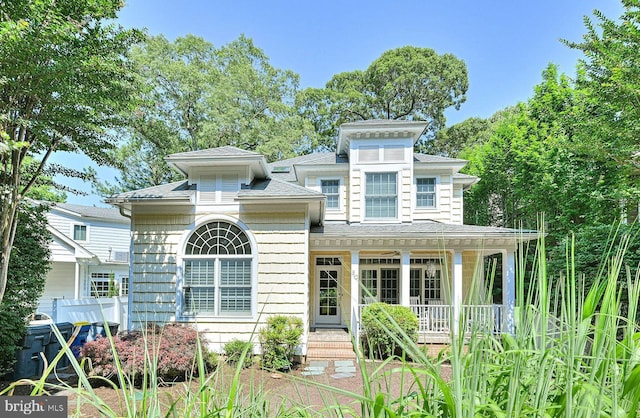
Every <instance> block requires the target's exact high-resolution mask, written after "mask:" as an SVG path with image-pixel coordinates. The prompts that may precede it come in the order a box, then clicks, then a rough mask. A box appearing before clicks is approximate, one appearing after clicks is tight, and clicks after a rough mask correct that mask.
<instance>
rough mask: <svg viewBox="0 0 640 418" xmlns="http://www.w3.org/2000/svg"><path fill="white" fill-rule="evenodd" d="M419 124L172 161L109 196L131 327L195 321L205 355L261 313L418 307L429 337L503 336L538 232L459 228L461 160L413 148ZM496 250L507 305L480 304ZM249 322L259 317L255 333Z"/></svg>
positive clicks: (468, 179)
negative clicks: (517, 269)
mask: <svg viewBox="0 0 640 418" xmlns="http://www.w3.org/2000/svg"><path fill="white" fill-rule="evenodd" d="M425 128H426V123H424V122H413V121H387V120H373V121H363V122H354V123H347V124H344V125H342V127H341V129H340V132H339V137H338V144H337V150H336V152H335V153H316V154H310V155H305V156H300V157H296V158H292V159H288V160H284V161H279V162H275V163H272V164H268V163H267V161H266V160H265V158H264V157H263V156H262V155H260V154H257V153H255V152H251V151H245V150H241V149H238V148H234V147H231V146H226V147H221V148H214V149H207V150H201V151H193V152H185V153H179V154H173V155H170V156H168V157H167V161H168V162H169V163H170V164H171V165H172V166H173V167H175V168H176V169H178V170H179V171H180V172H182V173H184V175H185V177H186V178H187V180H185V181H180V182H176V183H171V184H166V185H162V186H157V187H151V188H148V189H143V190H136V191H131V192H127V193H122V194H119V195H115V196H112V197H111V198H109V199H107V202H108V203H111V204H114V205H116V206H119V207H120V208H122V209H124V210H125V211H126V212H127V213H128V214H129V215H130V216H131V220H132V222H131V226H132V231H133V269H132V274H133V277H132V281H131V292H132V294H131V295H130V300H131V302H132V303H131V304H130V315H129V319H130V321H132V324H130V325H133V327H134V328H135V327H141V326H144V324H146V323H149V322H159V323H167V322H183V323H192V324H194V325H196V326H197V327H198V328H199V329H201V330H203V331H204V332H205V333H206V337H207V339H208V341H209V342H210V343H211V345H212V347H213V348H214V349H219V348H220V347H221V346H222V345H223V344H224V343H226V342H228V341H230V340H232V339H236V338H237V339H243V340H249V339H250V338H252V336H253V338H254V339H255V336H254V333H255V331H256V330H257V329H259V327H260V325H261V324H263V323H264V322H265V321H266V319H267V317H268V316H270V315H274V314H286V315H295V316H298V317H300V318H301V319H302V320H303V321H304V324H305V331H306V332H305V335H304V339H303V342H304V344H303V347H302V351H303V354H304V352H305V351H306V342H307V337H308V332H309V331H310V330H312V329H314V328H319V327H351V328H352V329H353V330H354V331H357V329H358V326H359V318H360V312H361V308H362V306H363V305H365V304H366V303H370V302H372V301H374V300H379V301H383V302H387V303H391V304H401V305H405V306H408V307H411V308H412V309H413V310H414V312H415V313H416V315H418V317H419V318H420V324H421V325H420V327H421V328H420V331H421V335H422V337H423V340H424V341H438V340H439V339H440V340H442V338H444V336H446V335H448V334H449V333H450V332H454V333H455V332H464V331H467V330H468V327H469V326H473V325H474V324H478V325H480V326H482V327H483V328H484V329H486V330H487V331H490V332H495V331H500V330H510V329H511V327H512V323H513V322H512V321H513V309H514V305H515V279H514V258H515V251H516V249H517V247H518V245H519V244H520V243H522V242H523V241H526V240H530V239H534V238H535V237H537V232H536V231H518V230H513V229H505V228H493V227H481V226H472V225H463V221H462V219H463V191H464V190H465V189H467V188H469V187H471V186H472V185H473V184H474V183H476V182H477V181H478V179H477V178H475V177H472V176H468V175H464V174H461V173H460V172H459V171H460V169H462V168H463V167H464V165H465V164H466V161H464V160H459V159H452V158H444V157H438V156H431V155H424V154H416V153H414V144H415V142H416V141H417V140H418V138H419V137H420V136H421V134H422V133H423V132H424V130H425ZM492 254H501V260H502V261H501V266H502V267H501V268H502V271H501V277H502V283H500V285H501V287H502V300H501V303H498V304H494V303H493V301H491V300H490V298H489V297H484V289H485V287H486V285H485V283H484V275H483V273H482V272H483V271H484V268H483V263H484V260H485V257H486V256H488V255H492ZM256 324H258V325H257V326H256Z"/></svg>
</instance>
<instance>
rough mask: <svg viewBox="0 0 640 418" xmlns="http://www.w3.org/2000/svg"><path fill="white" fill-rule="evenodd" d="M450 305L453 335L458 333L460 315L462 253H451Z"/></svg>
mask: <svg viewBox="0 0 640 418" xmlns="http://www.w3.org/2000/svg"><path fill="white" fill-rule="evenodd" d="M451 305H452V309H453V313H452V315H453V318H452V319H453V335H456V336H457V335H458V334H459V331H460V314H461V313H462V252H461V251H454V252H453V274H452V275H451Z"/></svg>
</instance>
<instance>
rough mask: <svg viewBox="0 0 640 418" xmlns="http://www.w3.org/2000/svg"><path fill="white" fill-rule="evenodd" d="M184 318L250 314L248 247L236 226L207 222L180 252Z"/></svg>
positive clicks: (243, 233) (249, 251) (219, 222)
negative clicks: (182, 269) (185, 316)
mask: <svg viewBox="0 0 640 418" xmlns="http://www.w3.org/2000/svg"><path fill="white" fill-rule="evenodd" d="M183 258H184V274H183V281H182V298H183V300H182V302H183V309H182V313H183V314H184V315H208V316H218V315H219V316H230V315H251V313H252V309H251V308H252V303H253V301H252V293H253V292H252V283H253V281H252V277H251V276H252V270H253V269H252V263H253V256H252V254H251V244H250V242H249V237H248V236H247V234H246V233H245V232H244V231H243V230H242V229H240V228H239V227H238V226H237V225H234V224H232V223H229V222H224V221H215V222H209V223H207V224H204V225H202V226H200V227H199V228H198V229H196V230H195V231H194V232H193V233H192V234H191V236H190V237H189V239H188V240H187V243H186V246H185V252H184V257H183Z"/></svg>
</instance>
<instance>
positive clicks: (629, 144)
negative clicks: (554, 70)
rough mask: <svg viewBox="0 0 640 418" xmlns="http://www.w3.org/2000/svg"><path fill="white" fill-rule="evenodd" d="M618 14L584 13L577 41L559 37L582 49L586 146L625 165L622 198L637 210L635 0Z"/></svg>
mask: <svg viewBox="0 0 640 418" xmlns="http://www.w3.org/2000/svg"><path fill="white" fill-rule="evenodd" d="M622 5H623V6H624V10H625V11H624V13H623V14H622V16H620V17H619V18H618V19H611V18H608V17H606V16H604V14H603V13H602V12H600V11H598V10H595V11H594V16H595V23H594V20H592V19H590V18H589V17H585V19H584V22H585V26H586V29H587V32H586V34H585V35H584V36H583V41H582V42H571V41H564V42H565V43H566V44H567V45H568V46H570V47H572V48H575V49H578V50H580V51H582V52H583V54H584V57H583V59H581V67H582V70H583V71H584V77H582V78H581V79H579V84H580V86H581V87H582V88H584V89H585V90H586V91H587V92H588V94H589V100H590V104H591V107H592V109H591V112H590V117H589V118H587V119H585V125H586V126H587V127H588V128H589V130H590V131H591V133H592V135H591V136H592V140H591V144H590V146H591V148H592V149H593V151H594V152H595V153H598V154H601V155H604V156H606V157H607V158H609V159H610V160H612V161H615V162H616V163H617V164H619V165H621V166H623V167H624V168H625V169H626V171H627V172H626V177H627V187H626V188H625V189H624V190H623V191H622V193H623V194H624V195H625V196H624V197H625V199H626V200H628V201H631V202H633V206H634V213H637V206H638V200H639V195H638V191H637V186H636V185H637V183H638V178H639V177H640V154H639V153H638V147H639V142H638V138H640V89H639V88H638V86H640V55H639V54H638V49H639V48H640V1H638V0H622Z"/></svg>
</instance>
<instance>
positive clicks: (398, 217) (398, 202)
mask: <svg viewBox="0 0 640 418" xmlns="http://www.w3.org/2000/svg"><path fill="white" fill-rule="evenodd" d="M388 173H395V175H396V217H395V218H368V217H367V175H368V174H388ZM401 179H402V172H401V171H399V170H370V171H362V179H361V185H360V199H361V205H360V206H361V209H360V215H361V219H362V223H377V224H382V223H399V222H401V216H402V197H401V196H400V191H401V190H402V185H401V184H400V182H401Z"/></svg>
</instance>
